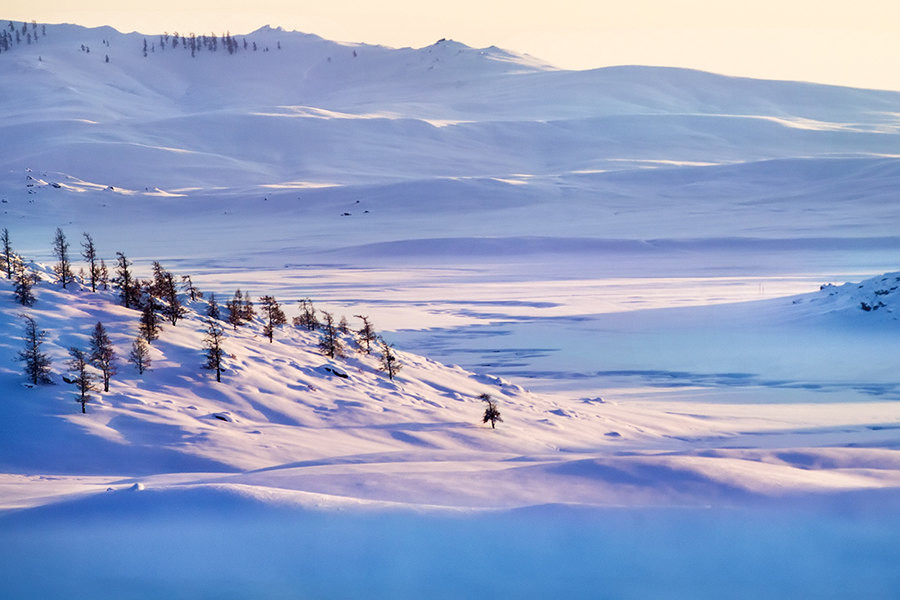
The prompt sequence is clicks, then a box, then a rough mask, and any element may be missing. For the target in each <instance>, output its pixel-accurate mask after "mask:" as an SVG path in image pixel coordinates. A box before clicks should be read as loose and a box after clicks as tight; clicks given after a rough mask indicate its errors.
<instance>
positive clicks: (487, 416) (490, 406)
mask: <svg viewBox="0 0 900 600" xmlns="http://www.w3.org/2000/svg"><path fill="white" fill-rule="evenodd" d="M478 399H479V400H481V401H482V402H486V403H487V406H485V408H484V415H483V416H482V418H481V422H482V423H487V422H489V421H490V423H491V429H496V428H497V426H496V423H497V422H500V423H502V422H503V419H501V418H500V409H498V408H497V402H496V401H495V400H494V399H493V398H491V395H490V394H481V395H480V396H478Z"/></svg>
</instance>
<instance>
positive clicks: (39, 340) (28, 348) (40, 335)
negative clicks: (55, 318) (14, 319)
mask: <svg viewBox="0 0 900 600" xmlns="http://www.w3.org/2000/svg"><path fill="white" fill-rule="evenodd" d="M22 320H23V321H25V332H24V335H23V336H22V337H23V340H24V341H25V347H24V348H23V349H22V350H20V351H19V353H18V359H19V360H20V361H22V362H23V363H25V366H24V368H25V374H26V375H27V376H28V380H29V381H30V382H31V383H32V384H33V385H37V384H39V383H50V364H51V363H50V357H49V356H47V354H46V353H44V352H42V351H41V345H42V344H43V343H44V339H45V338H46V337H47V332H46V331H44V330H43V329H38V326H37V323H35V321H34V319H33V318H31V317H30V316H28V315H22Z"/></svg>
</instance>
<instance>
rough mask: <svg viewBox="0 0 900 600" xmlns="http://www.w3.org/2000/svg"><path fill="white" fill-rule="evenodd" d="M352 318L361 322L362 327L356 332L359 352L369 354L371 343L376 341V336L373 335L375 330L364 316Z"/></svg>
mask: <svg viewBox="0 0 900 600" xmlns="http://www.w3.org/2000/svg"><path fill="white" fill-rule="evenodd" d="M354 316H355V317H356V318H357V319H359V320H361V321H362V322H363V324H362V327H360V328H359V330H358V331H357V332H356V336H357V337H356V343H357V344H359V348H360V350H362V351H363V352H365V353H366V354H371V353H372V343H373V342H375V341H377V339H378V336H376V335H375V328H374V327H373V326H372V323H370V322H369V317H367V316H364V315H354Z"/></svg>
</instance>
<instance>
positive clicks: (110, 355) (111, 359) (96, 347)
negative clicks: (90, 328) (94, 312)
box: [90, 321, 118, 392]
mask: <svg viewBox="0 0 900 600" xmlns="http://www.w3.org/2000/svg"><path fill="white" fill-rule="evenodd" d="M90 360H91V365H93V366H94V367H95V368H96V369H97V370H98V371H100V374H101V375H102V376H103V391H104V392H108V391H109V380H110V378H112V376H113V375H115V374H116V373H117V372H118V369H117V368H116V363H115V360H116V351H115V349H114V348H113V345H112V343H111V342H110V341H109V335H108V334H107V333H106V328H105V327H103V323H101V322H99V321H97V325H96V326H95V327H94V332H93V333H92V334H91V356H90Z"/></svg>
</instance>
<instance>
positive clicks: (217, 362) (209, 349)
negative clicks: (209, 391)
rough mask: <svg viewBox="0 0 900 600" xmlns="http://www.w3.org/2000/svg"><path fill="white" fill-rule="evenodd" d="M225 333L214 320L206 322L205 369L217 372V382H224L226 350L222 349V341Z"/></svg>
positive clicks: (204, 339)
mask: <svg viewBox="0 0 900 600" xmlns="http://www.w3.org/2000/svg"><path fill="white" fill-rule="evenodd" d="M224 338H225V333H224V332H223V331H222V328H221V327H219V325H218V323H216V322H215V321H214V320H212V319H207V321H206V335H205V336H204V337H203V346H204V348H205V354H206V364H205V365H204V368H206V369H209V370H211V371H215V372H216V381H217V382H219V383H221V382H222V370H223V368H224V360H225V350H223V349H222V340H223V339H224Z"/></svg>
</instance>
